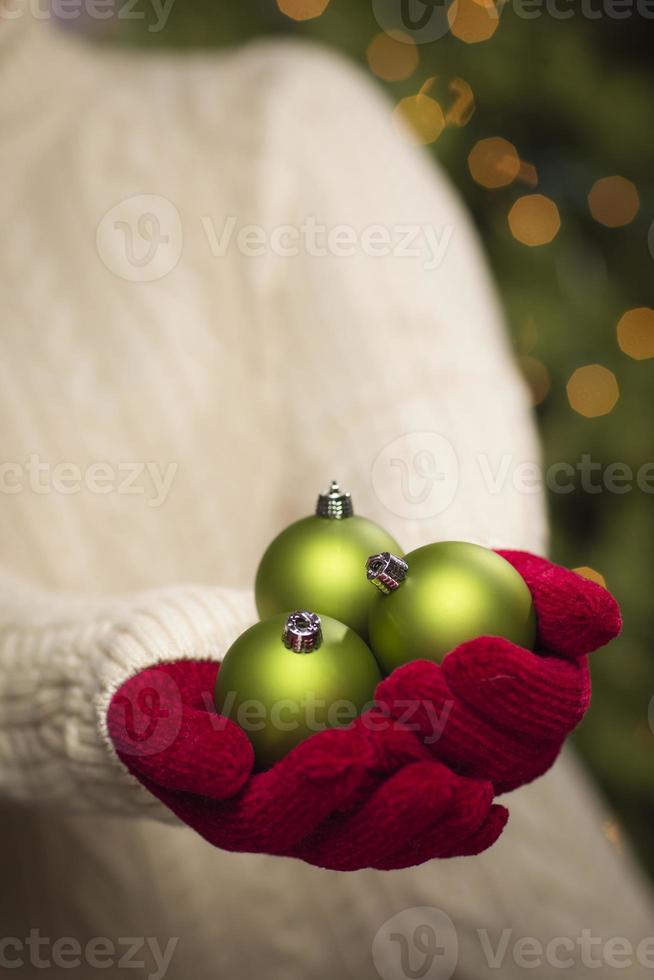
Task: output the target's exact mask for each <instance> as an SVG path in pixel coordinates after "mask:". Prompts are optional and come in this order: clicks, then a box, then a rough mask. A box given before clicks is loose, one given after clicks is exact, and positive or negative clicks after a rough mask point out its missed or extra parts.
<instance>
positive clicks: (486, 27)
mask: <svg viewBox="0 0 654 980" xmlns="http://www.w3.org/2000/svg"><path fill="white" fill-rule="evenodd" d="M447 19H448V21H449V25H450V31H451V32H452V34H453V35H454V37H456V38H458V39H459V41H464V42H465V43H466V44H479V43H480V42H481V41H488V39H489V38H491V37H492V36H493V34H494V33H495V31H496V30H497V28H498V27H499V24H500V14H499V10H498V9H497V6H496V5H495V3H493V0H454V3H452V4H451V6H450V7H449V9H448V11H447Z"/></svg>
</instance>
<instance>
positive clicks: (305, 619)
mask: <svg viewBox="0 0 654 980" xmlns="http://www.w3.org/2000/svg"><path fill="white" fill-rule="evenodd" d="M282 641H283V643H284V646H285V647H286V649H287V650H293V652H294V653H311V651H312V650H317V649H318V648H319V646H320V644H321V643H322V629H321V622H320V616H318V615H317V614H316V613H313V612H307V611H306V610H305V609H298V610H296V611H295V612H292V613H291V614H290V616H289V617H288V619H287V620H286V623H285V624H284V632H283V633H282Z"/></svg>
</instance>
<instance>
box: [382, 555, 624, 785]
mask: <svg viewBox="0 0 654 980" xmlns="http://www.w3.org/2000/svg"><path fill="white" fill-rule="evenodd" d="M498 553H499V554H501V555H502V556H503V557H504V558H506V560H507V561H509V562H510V563H511V564H512V565H513V567H514V568H515V569H516V570H517V571H518V572H520V574H521V575H522V577H523V578H524V580H525V582H526V583H527V585H528V586H529V589H530V591H531V594H532V597H533V600H534V605H535V607H536V615H537V619H538V642H537V649H536V652H534V653H532V652H531V651H529V650H525V649H523V648H522V647H518V646H516V645H515V644H513V643H510V642H509V641H508V640H504V639H502V638H500V637H494V636H484V637H478V638H477V639H475V640H471V641H470V642H469V643H464V644H462V645H461V646H459V647H457V648H456V649H455V650H453V651H452V652H451V653H449V654H448V655H447V657H446V658H445V659H444V660H443V662H442V664H441V665H440V666H439V665H436V664H433V663H429V662H427V661H414V662H413V663H410V664H406V665H405V666H403V667H400V668H398V669H397V670H395V671H393V673H392V674H391V675H390V676H389V677H387V678H386V680H384V681H382V683H381V684H380V685H379V687H378V688H377V692H376V697H377V700H378V702H380V703H381V704H382V705H383V706H385V709H386V710H387V711H388V713H389V714H390V715H392V716H393V717H397V718H399V717H402V719H403V721H404V723H405V724H408V725H409V727H411V728H412V729H413V730H415V731H417V732H418V733H419V735H420V736H421V737H422V739H423V741H424V742H425V744H428V745H430V747H431V750H432V753H433V754H434V756H435V757H437V758H439V759H441V760H442V761H443V762H445V763H446V764H447V765H449V766H451V767H452V768H453V769H454V770H455V771H456V772H458V773H460V774H464V775H467V776H473V777H477V778H483V779H490V780H491V782H492V783H493V785H494V786H495V790H496V792H498V793H501V792H506V791H507V790H510V789H514V788H516V787H517V786H520V785H522V784H523V783H526V782H529V781H531V780H532V779H535V778H536V777H537V776H540V775H542V773H544V772H545V771H546V770H547V769H549V768H550V766H551V765H552V763H553V762H554V760H555V759H556V757H557V755H558V754H559V752H560V750H561V747H562V745H563V742H564V741H565V739H566V737H567V736H568V735H569V734H570V732H571V731H572V730H573V729H574V728H575V727H576V726H577V725H578V724H579V722H580V721H581V719H582V718H583V716H584V714H585V712H586V709H587V708H588V705H589V702H590V677H589V672H588V657H587V654H588V653H590V652H592V651H593V650H597V649H598V648H599V647H602V646H604V645H605V644H606V643H608V642H609V640H611V639H613V638H614V637H615V636H617V635H618V633H619V632H620V628H621V619H620V610H619V608H618V605H617V603H616V601H615V599H614V598H613V597H612V596H611V594H610V593H609V592H607V591H606V589H603V588H602V587H601V586H599V585H597V584H596V583H595V582H591V581H589V580H588V579H585V578H582V577H581V576H580V575H577V574H576V573H575V572H571V571H569V570H568V569H566V568H562V567H561V566H559V565H553V564H552V563H551V562H548V561H546V560H545V559H544V558H538V557H536V556H535V555H530V554H528V553H527V552H524V551H501V552H498ZM407 702H409V703H410V704H411V705H412V706H413V712H412V718H411V719H409V718H408V712H407V709H406V704H407ZM398 705H400V706H404V707H402V708H399V707H398Z"/></svg>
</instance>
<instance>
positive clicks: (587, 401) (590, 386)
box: [566, 364, 620, 419]
mask: <svg viewBox="0 0 654 980" xmlns="http://www.w3.org/2000/svg"><path fill="white" fill-rule="evenodd" d="M566 390H567V392H568V401H569V402H570V406H571V407H572V408H574V410H575V412H579V414H580V415H583V416H584V417H585V418H587V419H594V418H597V417H598V416H599V415H608V414H609V412H610V411H612V410H613V409H614V408H615V406H616V404H617V401H618V398H619V397H620V389H619V387H618V382H617V379H616V376H615V375H614V373H613V371H609V369H608V368H605V367H603V366H602V365H601V364H586V365H585V366H584V367H580V368H577V370H576V371H574V372H573V374H572V375H571V377H570V380H569V381H568V384H567V386H566Z"/></svg>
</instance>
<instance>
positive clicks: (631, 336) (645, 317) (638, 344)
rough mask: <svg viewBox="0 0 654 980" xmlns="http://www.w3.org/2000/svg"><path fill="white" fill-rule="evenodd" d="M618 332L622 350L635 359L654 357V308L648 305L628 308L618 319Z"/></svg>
mask: <svg viewBox="0 0 654 980" xmlns="http://www.w3.org/2000/svg"><path fill="white" fill-rule="evenodd" d="M617 334H618V345H619V347H620V350H622V351H624V353H625V354H628V355H629V357H633V359H634V360H635V361H646V360H647V358H648V357H654V310H652V309H650V307H648V306H639V307H638V308H637V309H635V310H627V312H626V313H625V314H623V316H621V317H620V320H619V321H618V327H617Z"/></svg>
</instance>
